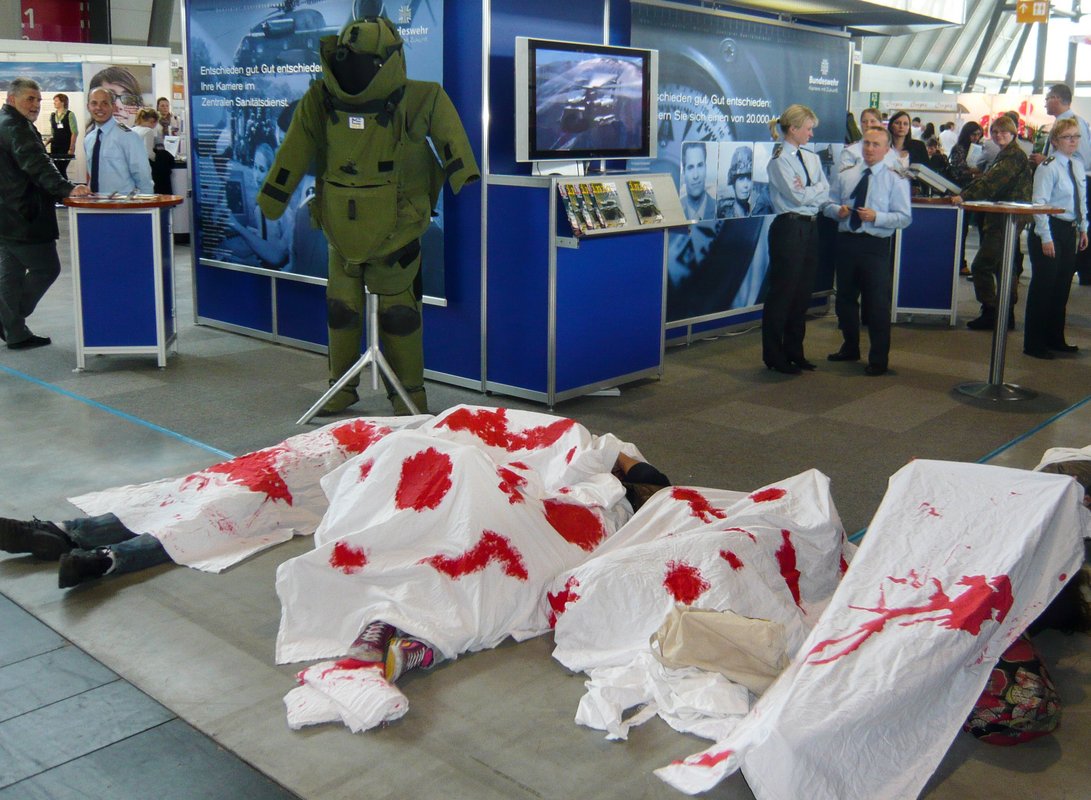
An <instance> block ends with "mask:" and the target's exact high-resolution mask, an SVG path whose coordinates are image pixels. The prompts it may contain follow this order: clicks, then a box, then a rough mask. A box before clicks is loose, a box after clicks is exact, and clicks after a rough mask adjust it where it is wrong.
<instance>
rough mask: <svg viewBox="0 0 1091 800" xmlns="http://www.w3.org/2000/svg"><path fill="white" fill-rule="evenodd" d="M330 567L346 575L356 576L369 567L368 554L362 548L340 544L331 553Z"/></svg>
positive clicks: (344, 543)
mask: <svg viewBox="0 0 1091 800" xmlns="http://www.w3.org/2000/svg"><path fill="white" fill-rule="evenodd" d="M330 566H331V567H333V568H334V569H338V570H341V572H343V573H345V574H346V575H354V574H356V573H357V572H359V571H360V570H362V569H363V568H364V567H366V566H367V553H365V552H364V549H363V548H362V547H353V546H352V545H351V544H348V543H346V542H338V543H337V544H335V545H334V546H333V552H332V553H330Z"/></svg>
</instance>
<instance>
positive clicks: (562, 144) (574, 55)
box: [516, 38, 656, 161]
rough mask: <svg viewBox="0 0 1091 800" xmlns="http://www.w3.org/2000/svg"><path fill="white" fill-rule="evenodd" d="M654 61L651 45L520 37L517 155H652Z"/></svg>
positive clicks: (558, 157)
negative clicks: (644, 47)
mask: <svg viewBox="0 0 1091 800" xmlns="http://www.w3.org/2000/svg"><path fill="white" fill-rule="evenodd" d="M655 66H656V59H655V51H652V50H636V49H633V48H626V47H611V46H608V45H594V44H581V43H576V42H553V41H548V40H544V39H524V38H520V39H518V40H517V46H516V73H517V74H516V87H517V89H516V94H517V97H516V139H517V141H516V156H517V158H518V160H520V161H539V160H541V161H546V160H569V161H575V160H581V159H593V158H640V157H647V156H648V155H649V151H650V148H651V143H652V141H653V140H652V125H653V123H654V119H655V108H656V102H655V83H656V81H655Z"/></svg>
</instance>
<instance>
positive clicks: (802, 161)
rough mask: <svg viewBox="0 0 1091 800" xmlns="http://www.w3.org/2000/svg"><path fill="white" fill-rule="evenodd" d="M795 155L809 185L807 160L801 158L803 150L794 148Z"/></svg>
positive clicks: (809, 177)
mask: <svg viewBox="0 0 1091 800" xmlns="http://www.w3.org/2000/svg"><path fill="white" fill-rule="evenodd" d="M796 157H797V158H798V159H799V164H800V166H801V167H803V174H804V175H806V176H807V185H808V186H810V185H811V173H809V172H807V162H806V161H804V160H803V151H802V150H796Z"/></svg>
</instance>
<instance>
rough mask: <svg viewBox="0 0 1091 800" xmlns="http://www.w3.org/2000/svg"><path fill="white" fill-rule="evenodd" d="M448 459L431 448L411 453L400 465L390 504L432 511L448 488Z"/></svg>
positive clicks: (451, 465) (450, 469)
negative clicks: (400, 470)
mask: <svg viewBox="0 0 1091 800" xmlns="http://www.w3.org/2000/svg"><path fill="white" fill-rule="evenodd" d="M452 469H453V464H452V463H451V457H450V456H449V455H447V454H446V453H441V452H439V451H438V450H436V448H434V447H429V448H428V449H427V450H421V451H420V452H419V453H414V454H413V455H411V456H409V458H407V459H405V461H403V462H402V474H401V478H399V480H398V490H397V492H396V493H395V495H394V505H395V506H396V507H397V508H399V509H404V508H411V509H413V510H414V511H424V510H425V509H426V508H435V507H436V506H438V505H439V504H440V503H441V502H443V498H444V497H446V496H447V492H448V491H450V489H451V471H452Z"/></svg>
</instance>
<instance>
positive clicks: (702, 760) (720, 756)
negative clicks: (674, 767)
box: [671, 750, 735, 767]
mask: <svg viewBox="0 0 1091 800" xmlns="http://www.w3.org/2000/svg"><path fill="white" fill-rule="evenodd" d="M734 753H735V751H734V750H721V751H720V752H719V753H701V755H699V756H695V757H692V760H691V759H689V758H687V759H679V760H678V761H672V762H671V763H672V764H685V765H686V766H687V767H714V766H716V765H717V764H721V763H723V762H724V761H727V759H729V758H731V756H732V755H734Z"/></svg>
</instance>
